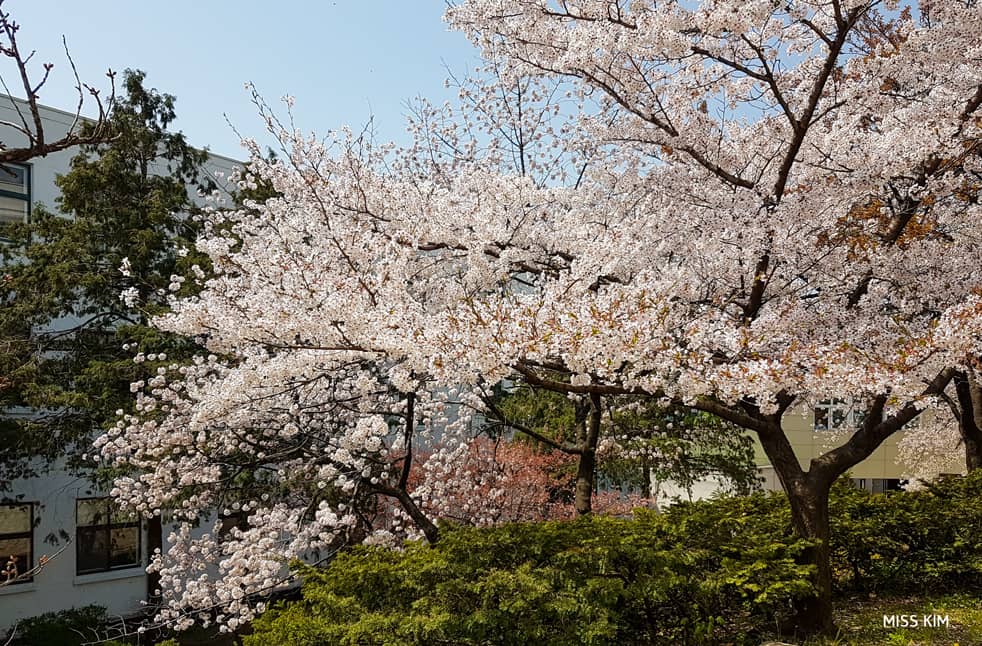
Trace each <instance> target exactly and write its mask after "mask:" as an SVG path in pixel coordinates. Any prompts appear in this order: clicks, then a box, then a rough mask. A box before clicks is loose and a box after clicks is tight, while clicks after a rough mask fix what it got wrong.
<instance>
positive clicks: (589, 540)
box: [246, 503, 811, 646]
mask: <svg viewBox="0 0 982 646" xmlns="http://www.w3.org/2000/svg"><path fill="white" fill-rule="evenodd" d="M731 504H733V505H735V506H734V507H733V508H732V509H730V510H728V511H727V512H726V513H727V514H729V516H730V517H731V520H732V521H733V522H729V523H728V524H727V525H726V529H725V530H720V531H718V532H716V533H715V534H714V538H715V540H718V541H719V544H710V543H711V541H707V540H705V539H704V537H702V536H699V535H696V534H693V531H695V532H702V531H703V528H704V527H705V526H707V525H711V524H713V523H712V521H711V519H710V518H709V516H710V515H711V514H710V512H711V507H707V506H702V507H700V506H698V505H694V506H692V507H691V508H690V510H689V512H690V515H691V517H692V522H691V523H690V524H688V525H681V526H679V525H676V524H673V519H674V518H675V517H674V516H671V517H670V516H659V515H658V514H655V513H648V512H644V513H639V515H638V516H637V517H636V518H634V519H632V520H624V519H615V518H610V517H592V518H583V519H579V520H576V521H569V522H556V521H554V522H545V523H535V524H513V525H507V526H503V527H500V528H496V529H491V530H477V529H470V528H462V527H455V528H449V527H447V528H444V538H443V539H441V541H440V542H439V543H437V544H436V545H433V546H429V545H424V544H418V543H417V544H409V545H407V546H406V548H405V550H404V551H401V552H398V551H389V550H385V549H381V548H366V547H361V548H356V549H353V550H351V551H349V552H347V553H344V554H341V555H339V556H338V557H337V558H336V560H335V561H334V562H333V563H331V564H330V565H329V566H328V567H327V568H325V569H322V570H319V569H312V568H305V569H303V572H302V574H303V576H304V578H305V584H304V587H303V599H302V601H299V602H293V603H283V604H280V605H278V606H276V607H275V608H274V609H273V610H271V611H270V612H268V613H267V614H266V615H264V616H263V617H261V618H260V619H259V620H258V621H257V622H256V623H255V626H254V628H255V633H254V634H253V635H252V636H249V637H246V643H247V644H252V645H259V644H264V645H266V644H268V645H274V644H284V645H285V644H290V645H298V646H300V645H310V646H313V645H315V644H318V645H320V644H443V643H454V644H516V645H518V644H555V645H560V644H563V645H565V644H718V643H724V642H727V641H729V642H733V643H754V642H753V641H752V638H751V637H752V634H753V633H754V632H755V630H756V629H757V627H759V626H762V625H765V624H766V625H770V624H771V622H772V621H773V618H774V617H775V616H779V615H781V614H783V613H786V612H787V611H789V610H790V609H791V605H792V604H793V603H794V602H795V600H798V599H802V598H804V597H806V596H808V595H810V594H811V586H810V584H809V582H808V581H809V578H808V577H809V574H810V571H811V570H810V567H809V566H803V565H799V564H798V563H797V562H796V558H797V557H798V556H799V555H800V554H801V553H802V551H803V550H804V549H805V548H806V547H807V545H808V543H807V542H805V541H800V540H796V539H793V538H790V537H788V536H786V535H785V536H784V537H781V536H777V537H775V536H774V535H772V534H770V531H771V529H772V526H771V524H770V521H768V522H764V523H758V522H755V521H753V520H751V521H737V520H736V518H737V516H738V515H739V514H740V513H742V506H741V505H742V503H741V504H736V503H731ZM762 532H766V533H762Z"/></svg>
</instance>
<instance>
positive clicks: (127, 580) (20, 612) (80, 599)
mask: <svg viewBox="0 0 982 646" xmlns="http://www.w3.org/2000/svg"><path fill="white" fill-rule="evenodd" d="M21 105H22V110H26V106H23V104H21ZM41 113H42V117H43V120H44V121H43V123H44V128H45V138H46V140H48V141H54V140H56V139H59V138H60V137H62V136H63V135H64V134H65V133H66V132H67V130H68V128H69V127H70V126H71V124H72V121H73V115H71V114H69V113H66V112H63V111H61V110H56V109H53V108H46V107H44V108H42V111H41ZM25 114H27V113H26V112H25ZM0 121H14V122H19V121H20V117H19V116H18V114H17V111H16V110H15V108H14V107H13V105H12V104H11V102H10V99H9V98H8V97H5V96H3V95H0ZM23 141H24V139H23V136H22V135H20V134H19V133H17V132H16V131H15V130H14V129H12V128H10V127H9V126H6V125H3V124H0V142H3V143H4V144H5V145H6V146H7V147H8V148H9V147H15V146H19V145H22V142H23ZM77 153H78V149H77V148H74V149H69V150H65V151H61V152H57V153H52V154H50V155H48V156H46V157H39V158H35V159H32V160H30V161H29V162H28V163H26V164H23V165H25V166H28V167H30V169H31V198H32V203H33V204H37V203H42V204H44V205H45V207H47V208H48V209H49V210H52V211H56V210H57V202H56V199H57V197H58V194H59V193H58V187H57V186H56V185H55V177H56V176H57V175H58V174H64V173H67V172H68V170H69V168H70V162H71V159H72V158H73V157H74V156H75V155H76V154H77ZM238 167H240V162H237V161H235V160H232V159H228V158H225V157H220V156H210V158H209V161H208V163H207V164H206V166H205V168H204V171H205V172H206V173H207V174H209V175H210V176H212V177H213V178H215V179H216V182H217V183H218V184H219V186H220V187H221V186H224V185H225V182H224V179H223V178H224V177H227V176H228V174H229V173H231V172H232V171H234V170H235V169H236V168H238ZM32 206H33V205H32ZM71 323H72V321H70V320H64V321H59V322H56V323H55V324H54V325H53V326H52V327H54V328H55V329H57V328H60V327H64V326H66V325H70V324H71ZM9 412H10V411H8V413H9ZM21 413H23V411H21ZM100 495H105V492H101V491H99V490H98V489H97V488H95V487H94V485H93V484H92V483H90V482H88V481H87V480H85V479H84V478H79V477H75V476H72V475H71V474H69V473H67V472H66V471H64V470H62V469H57V468H55V469H53V470H52V471H51V472H50V473H49V474H47V475H45V476H43V477H38V478H33V479H28V480H19V481H15V482H14V483H12V487H11V489H10V490H9V491H5V492H0V501H4V502H30V503H36V504H37V507H36V508H35V512H34V513H35V518H36V519H37V525H36V527H35V529H34V533H33V553H34V559H35V562H36V561H37V559H38V557H40V556H42V555H48V556H52V555H54V554H55V553H56V552H58V550H59V549H60V548H61V547H62V546H64V545H65V544H66V540H65V539H64V536H66V535H67V536H68V537H71V539H72V542H71V543H70V544H69V545H68V547H67V548H66V549H65V550H64V551H63V552H61V553H60V554H58V555H57V556H54V557H53V558H51V560H50V561H49V562H48V564H47V565H45V567H44V568H43V570H42V571H41V572H40V573H39V574H37V575H36V576H35V577H34V580H33V581H31V582H28V583H19V584H15V585H8V586H3V587H0V635H2V631H3V629H5V628H7V627H9V626H12V625H13V624H15V623H16V622H17V621H19V620H21V619H24V618H27V617H32V616H36V615H39V614H42V613H45V612H52V611H58V610H65V609H68V608H72V607H80V606H85V605H89V604H97V605H100V606H105V607H106V608H107V610H108V611H109V613H110V614H111V615H115V616H129V615H134V614H137V613H139V612H140V611H141V609H142V608H143V602H144V601H145V600H146V599H147V588H148V582H147V578H148V577H147V574H146V572H145V566H146V564H147V562H148V555H147V530H146V523H145V522H144V523H143V527H142V530H141V534H142V538H141V541H140V544H141V547H140V551H141V563H142V565H141V566H139V567H133V568H127V569H118V570H112V571H108V572H97V573H93V574H82V575H79V574H77V573H76V572H77V559H76V547H77V541H75V540H74V539H75V536H76V517H75V516H76V500H77V499H78V498H87V497H93V496H100ZM169 530H170V528H169V527H166V526H165V527H164V528H163V536H164V540H165V541H166V538H167V535H168V533H169ZM46 539H49V541H50V542H46ZM165 549H166V545H165ZM6 558H7V555H0V561H4V562H5V561H6ZM0 567H2V564H0Z"/></svg>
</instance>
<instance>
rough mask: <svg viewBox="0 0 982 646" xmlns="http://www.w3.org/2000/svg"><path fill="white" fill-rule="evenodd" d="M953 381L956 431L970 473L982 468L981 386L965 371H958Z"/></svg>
mask: <svg viewBox="0 0 982 646" xmlns="http://www.w3.org/2000/svg"><path fill="white" fill-rule="evenodd" d="M954 381H955V393H956V394H957V395H958V407H959V414H958V432H959V434H960V435H961V438H962V444H963V445H964V446H965V468H966V469H968V471H969V473H971V472H972V471H975V470H976V469H979V468H982V386H980V385H979V383H978V382H977V381H975V380H974V379H972V378H971V377H969V376H968V375H966V374H965V373H958V374H957V375H956V376H955V379H954Z"/></svg>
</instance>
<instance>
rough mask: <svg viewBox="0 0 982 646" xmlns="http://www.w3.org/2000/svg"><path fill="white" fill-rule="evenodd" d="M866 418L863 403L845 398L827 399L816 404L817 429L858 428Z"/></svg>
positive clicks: (841, 429) (842, 429) (843, 429)
mask: <svg viewBox="0 0 982 646" xmlns="http://www.w3.org/2000/svg"><path fill="white" fill-rule="evenodd" d="M864 419H866V411H864V410H863V409H862V404H857V403H854V402H851V401H846V400H844V399H826V400H824V401H820V402H818V404H817V405H816V406H815V430H816V431H845V430H849V429H854V428H858V427H859V426H861V425H862V423H863V420H864Z"/></svg>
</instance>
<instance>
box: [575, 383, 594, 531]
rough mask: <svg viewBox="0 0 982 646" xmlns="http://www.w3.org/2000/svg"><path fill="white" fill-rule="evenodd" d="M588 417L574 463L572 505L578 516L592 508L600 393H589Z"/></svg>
mask: <svg viewBox="0 0 982 646" xmlns="http://www.w3.org/2000/svg"><path fill="white" fill-rule="evenodd" d="M590 404H591V406H590V417H589V419H588V420H587V423H586V429H585V432H584V436H583V441H582V442H581V444H580V460H579V463H578V464H577V465H576V488H575V492H574V498H573V506H574V507H575V508H576V513H577V514H579V515H580V516H584V515H586V514H589V513H590V512H591V511H592V509H593V481H594V478H595V476H596V472H597V442H598V440H599V439H600V395H598V394H596V393H592V394H591V395H590Z"/></svg>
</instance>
